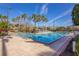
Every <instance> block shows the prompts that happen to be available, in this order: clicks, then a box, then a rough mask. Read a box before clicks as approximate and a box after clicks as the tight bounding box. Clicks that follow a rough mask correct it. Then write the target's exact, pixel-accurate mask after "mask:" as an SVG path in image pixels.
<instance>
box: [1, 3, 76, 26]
mask: <svg viewBox="0 0 79 59" xmlns="http://www.w3.org/2000/svg"><path fill="white" fill-rule="evenodd" d="M74 5H75V4H69V3H14V4H11V3H10V4H8V3H7V4H4V3H2V4H0V14H3V15H7V10H8V8H11V10H8V16H9V21H10V22H12V21H11V20H12V18H14V17H16V16H18V15H21V14H23V13H26V14H28V15H29V16H31V15H32V14H33V13H35V14H40V15H44V16H46V18H47V19H48V22H47V23H45V22H38V23H37V26H43V25H45V26H71V25H73V23H72V17H71V12H72V9H73V7H74ZM30 23H32V24H34V23H33V22H32V21H30Z"/></svg>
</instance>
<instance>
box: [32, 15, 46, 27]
mask: <svg viewBox="0 0 79 59" xmlns="http://www.w3.org/2000/svg"><path fill="white" fill-rule="evenodd" d="M32 20H33V21H34V22H35V26H36V23H37V22H40V21H43V22H46V21H47V18H46V17H45V16H42V15H37V14H33V15H32Z"/></svg>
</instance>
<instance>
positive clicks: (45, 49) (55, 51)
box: [0, 34, 73, 56]
mask: <svg viewBox="0 0 79 59" xmlns="http://www.w3.org/2000/svg"><path fill="white" fill-rule="evenodd" d="M71 35H72V34H71ZM72 37H73V36H72ZM72 37H71V36H69V35H68V36H66V37H63V38H61V39H60V40H57V41H56V42H53V43H51V44H49V45H44V44H41V43H38V42H35V41H33V40H31V39H23V38H21V37H18V36H15V35H12V36H11V37H10V38H8V39H5V40H4V39H0V55H1V56H3V55H5V56H52V55H59V54H60V53H61V52H63V51H64V50H65V48H66V46H67V45H68V43H69V41H70V40H71V39H72Z"/></svg>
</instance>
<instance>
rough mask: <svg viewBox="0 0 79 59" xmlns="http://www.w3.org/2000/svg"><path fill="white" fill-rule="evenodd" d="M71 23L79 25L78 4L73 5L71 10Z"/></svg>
mask: <svg viewBox="0 0 79 59" xmlns="http://www.w3.org/2000/svg"><path fill="white" fill-rule="evenodd" d="M72 21H73V23H74V25H79V4H75V6H74V8H73V10H72Z"/></svg>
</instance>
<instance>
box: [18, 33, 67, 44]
mask: <svg viewBox="0 0 79 59" xmlns="http://www.w3.org/2000/svg"><path fill="white" fill-rule="evenodd" d="M65 34H66V33H65V32H52V33H47V34H33V33H18V35H19V36H21V37H22V38H31V39H32V40H34V41H38V42H41V43H44V44H49V43H51V42H54V41H56V40H58V39H59V38H61V37H63V36H64V35H65Z"/></svg>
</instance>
